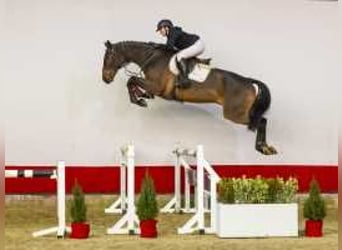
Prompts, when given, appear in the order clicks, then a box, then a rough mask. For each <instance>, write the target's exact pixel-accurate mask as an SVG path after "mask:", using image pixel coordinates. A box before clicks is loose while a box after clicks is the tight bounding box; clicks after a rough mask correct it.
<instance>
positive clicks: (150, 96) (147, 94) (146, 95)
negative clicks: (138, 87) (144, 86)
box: [141, 93, 154, 99]
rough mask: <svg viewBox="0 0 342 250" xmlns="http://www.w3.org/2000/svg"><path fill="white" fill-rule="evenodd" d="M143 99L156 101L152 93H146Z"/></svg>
mask: <svg viewBox="0 0 342 250" xmlns="http://www.w3.org/2000/svg"><path fill="white" fill-rule="evenodd" d="M141 97H142V98H146V99H154V95H153V94H150V93H144V94H142V96H141Z"/></svg>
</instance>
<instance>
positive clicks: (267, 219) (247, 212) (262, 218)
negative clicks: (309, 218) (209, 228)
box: [216, 177, 298, 238]
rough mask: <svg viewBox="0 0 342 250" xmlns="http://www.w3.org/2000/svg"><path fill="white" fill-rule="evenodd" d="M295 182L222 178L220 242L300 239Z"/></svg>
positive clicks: (296, 184) (218, 228) (292, 180)
mask: <svg viewBox="0 0 342 250" xmlns="http://www.w3.org/2000/svg"><path fill="white" fill-rule="evenodd" d="M297 190H298V183H297V180H296V179H293V178H290V179H288V180H286V181H285V180H283V179H282V178H276V179H265V178H261V177H257V178H246V177H243V178H223V179H221V181H220V182H219V184H218V205H217V221H216V222H217V223H216V224H217V228H216V232H217V235H218V236H219V237H221V238H244V237H253V238H254V237H268V236H298V204H297V203H296V202H294V197H295V195H296V193H297Z"/></svg>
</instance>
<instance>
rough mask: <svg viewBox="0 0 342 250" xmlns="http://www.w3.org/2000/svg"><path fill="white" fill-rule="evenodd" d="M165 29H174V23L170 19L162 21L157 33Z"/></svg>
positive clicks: (159, 23)
mask: <svg viewBox="0 0 342 250" xmlns="http://www.w3.org/2000/svg"><path fill="white" fill-rule="evenodd" d="M163 27H169V28H171V27H173V23H172V22H171V20H169V19H162V20H160V21H159V22H158V24H157V30H156V31H159V30H160V29H161V28H163Z"/></svg>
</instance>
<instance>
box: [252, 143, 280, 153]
mask: <svg viewBox="0 0 342 250" xmlns="http://www.w3.org/2000/svg"><path fill="white" fill-rule="evenodd" d="M256 150H257V151H259V152H260V153H262V154H264V155H274V154H277V150H276V149H275V148H274V147H272V146H268V145H266V144H265V145H260V146H258V147H256Z"/></svg>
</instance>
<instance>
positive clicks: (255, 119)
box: [248, 78, 271, 131]
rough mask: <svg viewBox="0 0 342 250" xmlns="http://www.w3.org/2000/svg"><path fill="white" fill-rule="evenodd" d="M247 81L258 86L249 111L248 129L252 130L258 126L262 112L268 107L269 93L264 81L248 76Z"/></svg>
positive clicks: (269, 102)
mask: <svg viewBox="0 0 342 250" xmlns="http://www.w3.org/2000/svg"><path fill="white" fill-rule="evenodd" d="M248 81H249V82H251V83H252V84H256V85H257V86H258V94H257V97H256V99H255V101H254V103H253V105H252V107H251V109H250V111H249V124H248V129H250V130H252V131H254V130H255V129H256V128H257V127H258V124H259V122H260V119H261V118H262V116H263V114H264V113H265V111H266V110H267V109H268V108H269V107H270V104H271V94H270V91H269V89H268V87H267V86H266V84H265V83H263V82H261V81H259V80H255V79H252V78H248Z"/></svg>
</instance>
